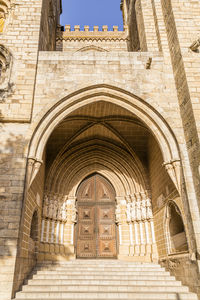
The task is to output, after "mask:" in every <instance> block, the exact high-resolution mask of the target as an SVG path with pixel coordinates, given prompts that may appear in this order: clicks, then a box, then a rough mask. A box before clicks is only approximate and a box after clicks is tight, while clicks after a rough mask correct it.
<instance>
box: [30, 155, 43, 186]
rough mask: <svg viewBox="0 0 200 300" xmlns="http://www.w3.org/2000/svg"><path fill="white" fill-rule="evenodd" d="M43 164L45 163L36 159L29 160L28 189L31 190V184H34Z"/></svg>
mask: <svg viewBox="0 0 200 300" xmlns="http://www.w3.org/2000/svg"><path fill="white" fill-rule="evenodd" d="M42 163H43V161H41V160H39V159H37V158H35V157H29V158H28V168H27V184H28V188H30V186H31V184H32V183H33V180H34V179H35V177H36V175H37V173H38V171H39V169H40V167H41V165H42Z"/></svg>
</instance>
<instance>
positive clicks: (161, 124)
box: [27, 85, 185, 261]
mask: <svg viewBox="0 0 200 300" xmlns="http://www.w3.org/2000/svg"><path fill="white" fill-rule="evenodd" d="M36 123H37V126H36V128H35V131H34V134H33V136H32V139H31V143H30V148H29V155H30V156H29V165H28V176H27V179H28V180H27V181H28V190H29V189H30V190H31V186H32V185H33V182H34V181H35V180H36V179H35V178H37V177H38V178H39V173H38V170H39V169H40V165H41V164H42V160H43V166H45V178H44V181H45V184H44V186H45V187H44V199H43V204H42V224H41V245H40V251H41V255H40V257H41V258H46V259H49V257H51V258H52V259H53V257H57V255H63V256H65V255H67V256H73V257H74V256H76V255H77V254H78V256H79V257H80V256H81V254H80V253H79V252H78V251H79V250H78V248H79V245H78V246H77V244H76V243H77V236H76V235H75V236H74V231H76V232H77V230H78V229H77V228H79V225H78V224H77V222H79V219H78V218H77V217H79V215H80V214H78V216H77V209H79V205H78V203H79V202H78V200H77V197H78V196H77V195H78V194H77V190H79V188H80V187H81V186H82V184H83V182H85V178H87V177H88V176H91V174H97V173H98V174H99V176H101V177H102V178H107V180H109V182H111V183H112V186H113V188H114V191H115V201H116V206H115V222H116V224H117V232H118V235H119V242H118V253H117V256H118V257H119V258H124V257H127V256H129V257H132V259H133V260H135V261H155V260H157V259H158V254H159V255H160V256H162V257H163V256H165V255H167V248H166V245H165V244H164V243H163V239H164V236H165V235H164V230H165V228H164V226H163V224H164V222H163V220H164V212H165V204H166V203H167V201H168V200H169V199H174V198H177V197H179V196H180V183H181V176H180V160H179V149H178V146H177V142H176V139H175V137H174V134H173V132H172V130H171V129H170V127H169V126H168V124H167V122H166V121H165V120H164V119H163V117H162V116H161V115H160V114H159V113H158V112H157V111H156V110H155V109H154V108H153V107H151V106H150V105H149V104H147V103H146V102H145V101H143V100H142V99H140V98H139V97H137V96H135V95H134V94H131V93H129V92H127V91H124V90H122V89H119V88H116V87H113V86H108V85H98V86H92V87H88V88H85V89H82V90H80V91H77V92H75V93H72V94H69V95H68V97H66V98H63V99H62V100H60V101H59V102H57V103H56V104H55V106H53V107H52V106H51V108H50V109H49V108H47V110H46V113H44V115H43V117H42V118H40V121H39V122H36ZM37 173H38V175H37ZM41 173H42V172H40V176H41ZM38 180H39V179H38ZM179 198H180V197H179ZM94 202H95V201H94ZM181 205H183V203H181ZM183 221H184V222H185V219H184V220H183ZM95 230H96V229H95ZM92 240H93V243H95V242H94V241H96V240H98V239H96V237H94V236H93V238H92ZM97 243H98V242H97ZM49 244H50V246H49ZM86 246H87V247H89V248H88V249H89V250H87V249H86V250H87V251H88V255H91V253H92V255H93V256H95V255H97V254H96V253H97V250H96V249H97V248H96V249H95V250H94V249H93V250H92V251H96V252H95V253H94V252H91V251H90V245H88V244H87V245H86ZM84 247H85V246H84ZM87 247H86V248H87ZM47 249H49V250H47ZM157 249H158V252H157ZM82 250H83V248H82ZM48 251H49V252H50V253H51V254H49V252H48ZM83 253H84V251H83ZM49 255H50V256H49ZM84 255H85V254H84ZM84 255H83V256H84Z"/></svg>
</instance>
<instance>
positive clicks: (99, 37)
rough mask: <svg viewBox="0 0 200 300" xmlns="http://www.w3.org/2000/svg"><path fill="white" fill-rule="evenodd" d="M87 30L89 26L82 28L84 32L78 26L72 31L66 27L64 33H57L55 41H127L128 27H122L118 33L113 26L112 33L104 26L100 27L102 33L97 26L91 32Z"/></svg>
mask: <svg viewBox="0 0 200 300" xmlns="http://www.w3.org/2000/svg"><path fill="white" fill-rule="evenodd" d="M89 29H90V28H89V26H84V31H80V26H79V25H76V26H74V31H71V26H70V25H66V26H65V31H64V32H62V31H58V33H57V40H65V41H67V40H70V41H72V40H75V41H81V40H96V41H106V40H110V41H116V40H118V41H121V40H124V41H126V40H128V39H129V33H128V26H124V31H118V26H113V31H108V26H106V25H104V26H103V27H102V31H99V27H98V26H94V27H93V31H90V30H89Z"/></svg>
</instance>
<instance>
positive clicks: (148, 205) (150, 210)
mask: <svg viewBox="0 0 200 300" xmlns="http://www.w3.org/2000/svg"><path fill="white" fill-rule="evenodd" d="M146 207H147V219H153V212H152V207H151V200H150V199H149V198H147V200H146Z"/></svg>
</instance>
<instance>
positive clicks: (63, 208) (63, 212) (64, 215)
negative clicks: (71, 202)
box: [61, 202, 67, 222]
mask: <svg viewBox="0 0 200 300" xmlns="http://www.w3.org/2000/svg"><path fill="white" fill-rule="evenodd" d="M61 220H62V222H66V221H67V205H66V202H64V203H63V204H62V206H61Z"/></svg>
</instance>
